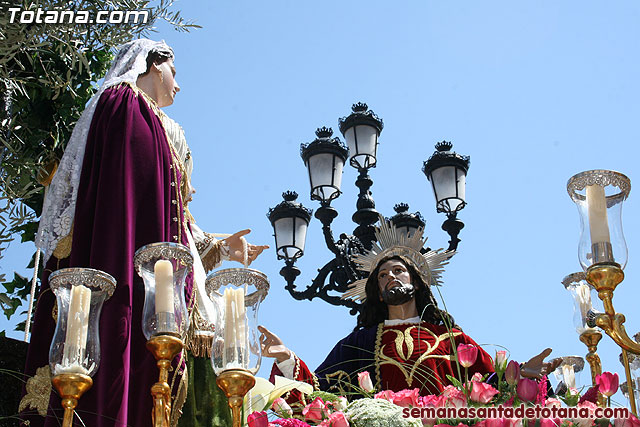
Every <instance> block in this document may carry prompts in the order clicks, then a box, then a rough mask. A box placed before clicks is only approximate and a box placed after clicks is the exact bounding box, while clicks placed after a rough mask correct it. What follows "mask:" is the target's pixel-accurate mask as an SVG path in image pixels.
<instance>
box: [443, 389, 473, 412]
mask: <svg viewBox="0 0 640 427" xmlns="http://www.w3.org/2000/svg"><path fill="white" fill-rule="evenodd" d="M441 405H442V406H444V407H445V408H462V407H463V406H467V396H465V395H464V393H463V392H462V390H458V389H457V388H455V387H454V386H452V385H449V386H447V387H445V389H444V391H443V392H442V401H441Z"/></svg>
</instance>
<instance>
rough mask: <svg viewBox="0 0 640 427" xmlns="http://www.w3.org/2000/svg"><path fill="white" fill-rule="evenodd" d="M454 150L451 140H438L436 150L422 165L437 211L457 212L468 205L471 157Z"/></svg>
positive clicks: (448, 213)
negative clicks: (468, 178) (467, 191)
mask: <svg viewBox="0 0 640 427" xmlns="http://www.w3.org/2000/svg"><path fill="white" fill-rule="evenodd" d="M452 150H453V144H452V143H451V142H449V141H441V142H438V143H437V144H436V152H435V153H433V155H432V156H431V157H429V159H428V160H426V161H425V162H424V163H423V166H422V172H423V173H424V174H425V176H426V177H427V179H428V180H429V182H430V183H431V188H432V189H433V195H434V196H435V198H436V210H437V212H444V213H446V214H447V215H451V214H455V213H457V212H458V211H460V210H462V209H463V208H464V207H465V206H466V205H467V202H466V201H465V191H466V180H467V172H468V171H469V162H470V159H469V156H463V155H460V154H458V153H456V152H454V151H452Z"/></svg>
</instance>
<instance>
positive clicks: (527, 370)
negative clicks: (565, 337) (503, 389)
mask: <svg viewBox="0 0 640 427" xmlns="http://www.w3.org/2000/svg"><path fill="white" fill-rule="evenodd" d="M550 354H551V349H550V348H546V349H544V350H543V351H542V352H541V353H540V354H538V355H537V356H533V357H532V358H531V359H530V360H529V361H528V362H527V363H525V364H523V365H522V367H521V368H520V373H521V374H522V376H523V377H527V378H542V377H543V376H544V375H548V374H550V373H551V372H553V371H554V370H555V369H556V368H557V367H558V366H559V365H560V363H562V359H561V358H558V359H553V360H552V361H551V362H545V361H544V359H545V358H546V357H547V356H549V355H550Z"/></svg>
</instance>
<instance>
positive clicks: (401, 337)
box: [376, 324, 462, 387]
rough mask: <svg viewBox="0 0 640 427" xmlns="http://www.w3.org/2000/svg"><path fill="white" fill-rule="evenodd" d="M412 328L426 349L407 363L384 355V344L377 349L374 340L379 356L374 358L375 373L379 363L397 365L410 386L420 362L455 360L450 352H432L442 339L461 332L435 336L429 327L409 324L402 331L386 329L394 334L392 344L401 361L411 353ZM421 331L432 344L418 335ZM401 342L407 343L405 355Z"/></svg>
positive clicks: (412, 347)
mask: <svg viewBox="0 0 640 427" xmlns="http://www.w3.org/2000/svg"><path fill="white" fill-rule="evenodd" d="M381 325H382V324H381ZM414 329H417V330H418V338H417V339H418V340H419V341H421V342H422V343H424V344H425V345H426V346H427V349H426V350H425V351H424V352H423V353H422V354H421V355H420V357H418V359H417V360H416V361H415V363H413V365H410V364H409V363H401V362H399V361H398V360H396V359H394V358H391V357H389V356H386V355H385V354H384V348H385V346H384V345H383V346H382V347H380V348H379V350H378V347H377V345H378V342H377V341H376V356H377V357H379V358H376V375H377V374H378V372H379V369H380V366H381V365H393V366H395V367H397V368H398V369H399V370H400V372H402V374H403V375H404V378H405V381H406V382H407V385H408V386H409V387H411V384H412V383H413V377H414V375H415V373H416V370H418V368H419V367H420V364H421V363H422V362H424V361H425V360H427V359H445V360H455V357H454V356H453V355H451V354H443V355H442V354H435V355H434V354H432V353H433V352H434V351H435V350H436V349H437V348H438V347H439V346H440V343H441V342H442V341H444V340H447V339H454V338H455V337H457V336H459V335H462V332H445V333H443V334H440V335H438V336H436V335H435V334H434V333H433V332H432V331H430V330H429V329H427V328H423V327H422V326H419V325H416V326H410V327H408V328H406V329H405V330H404V332H403V331H398V330H397V329H391V330H389V331H388V332H393V333H395V334H396V337H395V340H394V344H395V346H396V351H397V353H398V355H399V356H400V358H401V359H402V360H403V361H405V362H408V361H409V358H410V357H411V356H412V355H413V350H414V345H413V337H412V336H411V331H412V330H414ZM423 331H424V332H425V333H427V334H428V335H431V336H432V337H433V338H434V340H435V341H434V343H433V344H429V342H428V341H426V340H422V339H420V335H422V332H423ZM378 332H379V333H380V329H379V330H378ZM379 336H380V339H382V334H380V335H379ZM403 344H406V345H407V354H406V355H405V354H404V349H403ZM405 365H406V366H407V367H410V369H409V371H407V369H406V367H405Z"/></svg>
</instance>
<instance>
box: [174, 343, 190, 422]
mask: <svg viewBox="0 0 640 427" xmlns="http://www.w3.org/2000/svg"><path fill="white" fill-rule="evenodd" d="M182 356H184V351H183V352H182ZM182 360H183V359H182V357H180V361H181V362H180V363H182ZM188 389H189V372H188V371H187V369H186V368H185V370H184V372H183V373H182V376H181V377H180V384H179V385H178V391H177V392H176V396H175V397H174V398H173V405H171V420H170V421H171V422H170V424H171V427H176V426H177V425H178V420H179V419H180V416H181V415H182V408H183V407H184V404H185V402H186V401H187V391H188Z"/></svg>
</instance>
